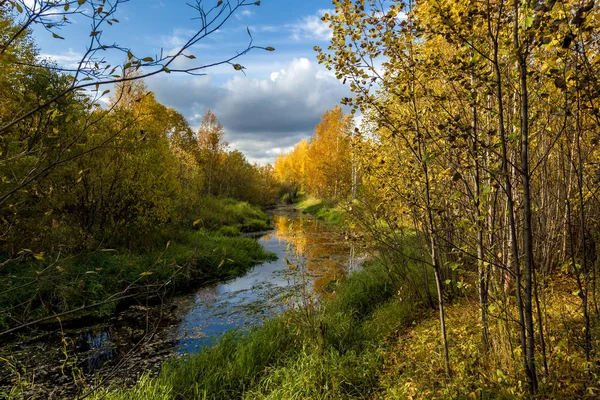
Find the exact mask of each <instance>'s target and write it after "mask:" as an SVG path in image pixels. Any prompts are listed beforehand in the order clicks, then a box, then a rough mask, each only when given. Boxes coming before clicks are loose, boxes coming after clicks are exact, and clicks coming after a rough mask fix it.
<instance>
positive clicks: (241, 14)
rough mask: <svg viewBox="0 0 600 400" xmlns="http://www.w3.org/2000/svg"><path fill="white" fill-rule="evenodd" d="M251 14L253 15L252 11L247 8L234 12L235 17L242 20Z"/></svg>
mask: <svg viewBox="0 0 600 400" xmlns="http://www.w3.org/2000/svg"><path fill="white" fill-rule="evenodd" d="M253 16H254V11H250V10H248V9H245V10H242V11H240V12H238V13H236V14H235V17H236V18H237V19H239V20H242V19H245V18H251V17H253Z"/></svg>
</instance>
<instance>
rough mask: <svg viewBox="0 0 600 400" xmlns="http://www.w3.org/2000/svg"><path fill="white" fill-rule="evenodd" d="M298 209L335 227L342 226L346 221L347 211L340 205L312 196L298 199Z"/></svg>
mask: <svg viewBox="0 0 600 400" xmlns="http://www.w3.org/2000/svg"><path fill="white" fill-rule="evenodd" d="M296 207H298V209H300V210H302V212H304V213H306V214H310V215H314V216H315V217H317V218H319V219H321V220H323V221H326V222H329V223H331V224H334V225H342V224H343V223H344V220H345V211H344V210H343V208H342V207H340V206H339V205H336V204H335V203H333V202H331V201H327V200H323V199H318V198H316V197H313V196H310V195H303V196H301V197H300V198H298V199H297V203H296Z"/></svg>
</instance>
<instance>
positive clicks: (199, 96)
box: [148, 58, 348, 163]
mask: <svg viewBox="0 0 600 400" xmlns="http://www.w3.org/2000/svg"><path fill="white" fill-rule="evenodd" d="M148 86H149V87H150V89H152V90H153V91H154V92H155V93H156V95H157V98H158V100H159V101H161V102H162V103H163V104H165V105H167V106H169V107H173V108H175V109H177V110H179V112H181V113H182V114H183V115H185V117H186V118H187V119H188V121H189V122H190V124H191V125H192V127H194V128H195V127H197V126H198V125H199V122H200V118H202V115H203V114H204V113H205V112H206V110H207V109H209V108H210V109H212V110H213V111H214V113H215V115H216V116H217V118H218V119H219V120H220V121H221V123H222V124H223V126H224V127H225V130H226V140H227V141H228V142H229V143H230V145H231V147H232V148H236V149H238V150H240V151H242V152H243V153H244V154H246V156H247V157H248V158H249V159H250V160H252V161H257V162H261V163H265V162H270V161H272V160H273V159H274V158H275V157H276V156H277V154H279V152H280V151H286V150H288V149H289V148H291V147H292V146H293V145H294V144H295V143H297V142H298V141H299V140H300V139H301V138H302V137H306V136H309V135H310V134H312V132H313V130H314V127H315V125H316V124H317V123H318V122H319V120H320V118H321V115H322V114H323V113H324V112H325V111H326V110H327V109H330V108H332V107H333V106H334V105H335V104H338V103H339V101H340V99H341V98H342V97H344V96H347V95H348V92H347V88H345V87H344V86H343V85H341V84H340V82H339V81H338V80H337V79H336V78H335V77H333V76H331V75H329V74H327V73H325V72H324V68H322V67H319V66H318V65H317V64H316V63H314V62H311V61H309V60H308V59H306V58H299V59H294V60H293V61H291V62H290V63H289V65H288V66H287V67H286V68H284V69H281V70H279V71H273V72H272V73H271V75H270V77H269V78H267V79H257V78H250V77H243V76H236V77H234V78H233V79H231V80H229V81H227V82H226V83H225V85H224V86H218V85H216V84H215V83H214V82H213V81H212V80H211V79H210V78H209V77H201V78H195V79H185V80H183V79H181V80H175V79H164V77H163V79H155V80H151V81H149V82H148Z"/></svg>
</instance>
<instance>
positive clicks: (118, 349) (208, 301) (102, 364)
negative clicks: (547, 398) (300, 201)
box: [0, 208, 360, 398]
mask: <svg viewBox="0 0 600 400" xmlns="http://www.w3.org/2000/svg"><path fill="white" fill-rule="evenodd" d="M272 216H273V226H274V230H273V231H272V232H269V233H267V234H265V235H263V236H261V237H260V238H258V240H259V241H260V243H262V245H263V246H264V247H265V248H266V249H267V250H269V251H271V252H273V253H275V254H277V256H278V259H277V261H273V262H266V263H263V264H261V265H258V266H257V267H255V268H253V269H252V270H251V271H250V272H248V273H247V274H246V275H244V276H242V277H239V278H237V279H233V280H231V281H228V282H222V283H218V284H215V285H211V286H206V287H203V288H200V289H198V290H196V291H195V292H193V293H191V294H188V295H185V296H179V297H174V298H171V299H169V300H167V301H165V302H164V304H161V305H154V306H149V307H146V306H144V305H136V306H131V307H130V308H129V309H128V310H126V311H124V312H122V313H121V314H119V315H118V316H116V317H114V318H112V319H111V320H110V321H107V322H106V323H103V324H99V325H95V326H92V327H85V328H83V329H77V330H63V331H61V330H57V331H55V332H44V333H43V334H42V335H40V336H39V337H37V338H27V339H26V340H25V341H24V342H21V343H20V344H18V345H14V346H12V348H11V349H10V351H8V352H7V351H6V349H4V351H3V353H4V354H5V357H6V359H7V360H9V361H10V365H12V366H9V364H8V363H5V366H9V367H8V368H3V369H2V371H0V386H2V385H3V386H4V387H5V388H9V387H10V386H9V385H10V381H11V380H12V378H14V376H16V375H15V373H16V372H19V373H20V374H21V376H25V377H27V379H28V380H32V379H35V382H36V385H35V389H34V392H32V393H38V395H39V398H51V397H62V396H70V397H74V395H75V393H77V392H80V393H81V392H82V391H83V392H85V387H88V386H89V385H92V384H94V383H98V382H99V381H111V380H115V379H116V380H130V381H131V382H133V381H135V378H136V377H138V376H139V375H140V374H142V373H144V372H146V373H151V374H155V373H157V372H158V370H159V368H160V364H161V363H162V361H164V360H165V359H168V358H170V357H176V356H177V355H181V354H186V353H194V352H197V351H199V350H200V349H201V348H202V347H203V346H208V345H210V344H211V343H213V342H214V341H215V340H216V339H217V338H218V337H219V336H220V335H222V334H223V333H224V332H226V331H228V330H230V329H233V328H238V329H247V328H249V327H251V326H255V325H260V324H261V323H262V321H264V320H265V319H266V318H269V317H272V316H274V315H276V314H278V313H280V312H282V311H283V310H284V309H285V308H286V307H289V306H290V305H291V304H297V303H299V302H301V301H306V300H307V298H310V299H318V298H321V297H323V296H327V295H328V292H330V291H331V289H332V282H335V281H337V280H339V279H342V278H343V277H345V276H346V275H347V274H348V273H349V272H350V271H351V270H353V269H354V268H356V267H357V265H358V263H359V262H360V259H357V258H356V257H354V249H353V248H352V247H351V245H350V244H349V243H348V242H347V241H345V240H344V237H343V235H342V233H341V232H340V231H339V230H337V229H335V228H332V227H330V226H328V225H326V224H324V223H322V222H320V221H318V220H316V219H315V218H313V217H310V216H307V215H303V214H300V213H298V212H297V211H295V210H293V209H292V208H280V209H277V210H275V211H274V212H273V215H272ZM1 392H2V390H0V393H1ZM0 397H1V395H0Z"/></svg>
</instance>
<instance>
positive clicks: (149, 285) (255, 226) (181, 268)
mask: <svg viewBox="0 0 600 400" xmlns="http://www.w3.org/2000/svg"><path fill="white" fill-rule="evenodd" d="M197 210H199V212H198V214H199V215H198V217H199V218H198V220H197V221H196V222H195V223H194V225H195V226H191V224H190V226H189V227H188V228H186V229H179V228H177V229H175V228H173V229H172V230H166V231H165V232H163V233H162V235H163V239H162V240H161V243H162V245H161V246H160V247H158V246H155V247H154V248H153V249H151V250H150V251H139V250H130V249H127V248H117V249H100V250H97V251H83V252H80V253H77V254H68V255H65V254H51V255H37V258H36V257H29V258H28V259H27V260H24V261H21V262H13V263H9V264H7V265H6V266H5V267H4V268H3V270H2V272H3V279H2V280H1V281H0V309H1V310H3V312H2V313H0V329H2V328H4V329H6V328H9V327H12V326H16V325H19V324H21V323H24V322H27V321H30V320H35V319H38V318H44V317H46V316H49V315H53V314H56V313H62V312H66V311H69V310H73V309H77V308H80V307H82V306H86V305H87V306H89V305H93V304H95V303H100V302H102V303H103V304H102V305H100V306H98V307H92V308H90V309H87V310H85V313H86V314H90V313H92V314H95V315H108V314H110V313H112V312H114V310H115V307H116V306H117V304H118V301H109V300H110V299H118V298H121V297H125V296H130V295H133V294H136V293H147V292H153V291H157V290H158V291H159V292H162V293H164V292H168V291H174V290H177V289H180V288H182V287H185V286H188V285H192V284H196V283H201V282H207V281H213V280H222V279H227V278H230V277H234V276H239V275H242V274H243V273H245V272H246V271H248V269H249V268H251V267H252V266H254V265H256V264H258V263H260V262H262V261H265V260H268V259H272V257H274V255H273V254H270V253H268V252H266V251H265V250H264V249H263V247H262V246H261V245H260V244H259V243H258V242H257V241H256V240H254V239H252V238H246V237H243V236H242V235H241V233H242V232H250V231H258V230H265V229H268V227H269V221H268V217H267V215H266V214H265V213H264V212H262V211H261V210H260V209H258V208H257V207H254V206H251V205H249V204H248V203H245V202H238V201H235V200H231V199H217V198H205V199H203V200H202V204H201V206H199V207H198V208H197ZM73 315H74V316H77V315H81V313H75V314H73Z"/></svg>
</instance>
